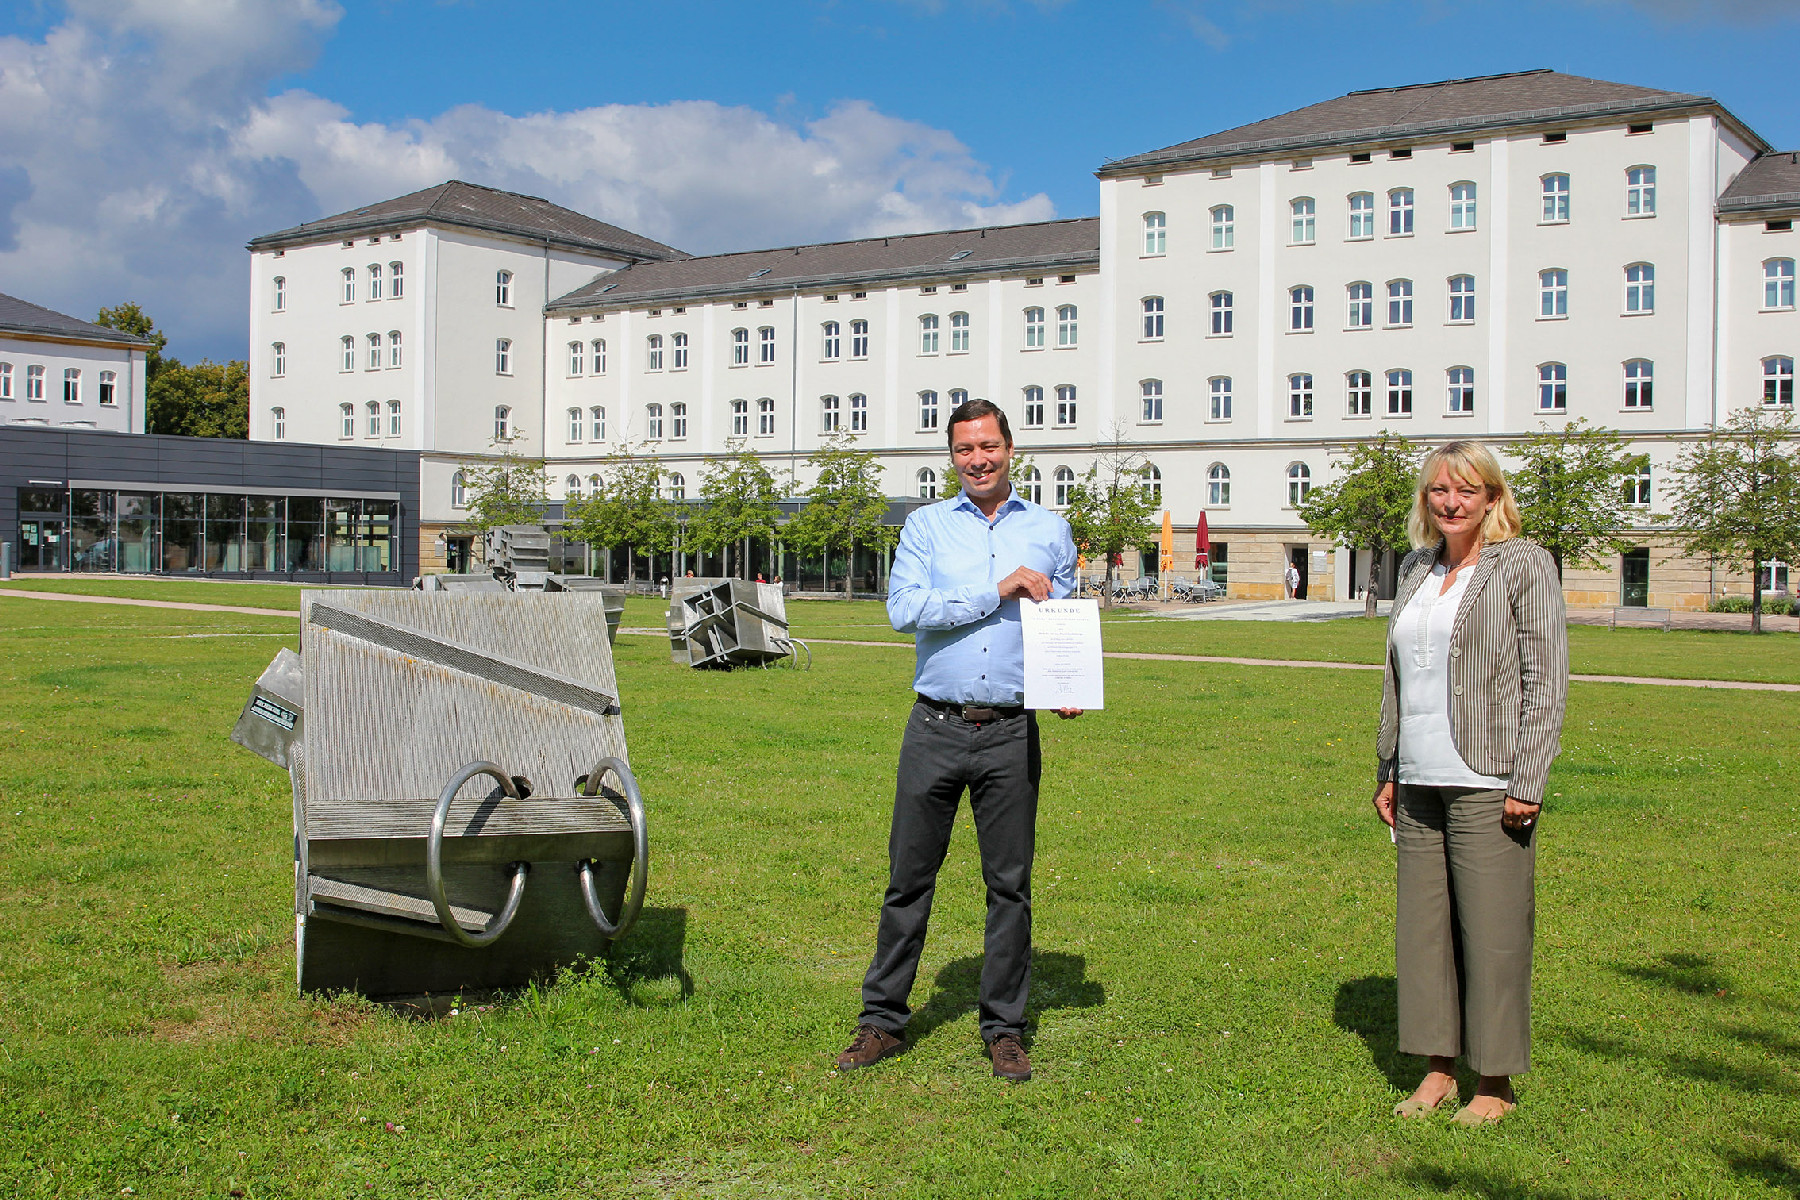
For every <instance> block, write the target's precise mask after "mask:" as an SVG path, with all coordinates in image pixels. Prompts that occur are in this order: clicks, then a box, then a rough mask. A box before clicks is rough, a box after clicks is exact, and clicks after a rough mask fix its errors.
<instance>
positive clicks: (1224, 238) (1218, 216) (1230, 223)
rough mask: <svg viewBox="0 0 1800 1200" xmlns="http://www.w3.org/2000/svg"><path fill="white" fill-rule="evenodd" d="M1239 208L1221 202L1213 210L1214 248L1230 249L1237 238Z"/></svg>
mask: <svg viewBox="0 0 1800 1200" xmlns="http://www.w3.org/2000/svg"><path fill="white" fill-rule="evenodd" d="M1236 225H1237V210H1236V209H1234V208H1233V207H1232V206H1231V205H1229V204H1221V205H1219V206H1218V207H1216V208H1214V209H1213V210H1212V248H1213V249H1214V250H1229V249H1231V248H1232V246H1233V245H1234V244H1236V240H1237V230H1236Z"/></svg>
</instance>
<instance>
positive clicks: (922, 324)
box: [919, 313, 939, 356]
mask: <svg viewBox="0 0 1800 1200" xmlns="http://www.w3.org/2000/svg"><path fill="white" fill-rule="evenodd" d="M938 344H939V343H938V315H937V314H936V313H921V314H919V353H920V354H921V355H933V356H935V355H936V354H937V353H938Z"/></svg>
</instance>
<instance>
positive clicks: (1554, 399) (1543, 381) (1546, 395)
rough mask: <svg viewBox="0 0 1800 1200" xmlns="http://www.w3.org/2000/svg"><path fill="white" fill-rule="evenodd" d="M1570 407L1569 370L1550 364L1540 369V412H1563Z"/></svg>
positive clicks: (1562, 365)
mask: <svg viewBox="0 0 1800 1200" xmlns="http://www.w3.org/2000/svg"><path fill="white" fill-rule="evenodd" d="M1568 407H1569V368H1568V367H1567V366H1566V365H1564V364H1563V363H1559V362H1548V363H1544V364H1543V365H1542V366H1540V367H1538V410H1539V411H1540V412H1562V411H1563V410H1565V409H1566V408H1568Z"/></svg>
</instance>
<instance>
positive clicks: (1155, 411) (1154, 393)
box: [1138, 379, 1163, 425]
mask: <svg viewBox="0 0 1800 1200" xmlns="http://www.w3.org/2000/svg"><path fill="white" fill-rule="evenodd" d="M1162 422H1163V381H1162V380H1160V379H1140V380H1138V424H1139V425H1161V424H1162Z"/></svg>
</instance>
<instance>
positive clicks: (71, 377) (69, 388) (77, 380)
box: [63, 367, 81, 404]
mask: <svg viewBox="0 0 1800 1200" xmlns="http://www.w3.org/2000/svg"><path fill="white" fill-rule="evenodd" d="M63 403H64V404H80V403H81V371H80V369H79V368H76V367H64V368H63Z"/></svg>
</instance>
